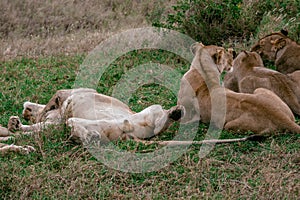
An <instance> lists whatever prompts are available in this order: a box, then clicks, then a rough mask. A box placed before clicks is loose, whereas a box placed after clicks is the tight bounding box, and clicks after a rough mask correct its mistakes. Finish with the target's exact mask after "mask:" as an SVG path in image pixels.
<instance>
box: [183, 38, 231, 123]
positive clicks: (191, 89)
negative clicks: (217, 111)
mask: <svg viewBox="0 0 300 200" xmlns="http://www.w3.org/2000/svg"><path fill="white" fill-rule="evenodd" d="M199 47H202V48H204V49H205V50H206V51H207V52H208V53H209V54H210V56H211V58H212V59H213V61H214V63H215V65H216V67H217V69H218V71H219V72H222V71H223V70H225V71H229V70H230V69H231V67H232V62H233V53H234V52H233V50H232V49H228V51H226V50H225V49H224V48H223V47H219V46H215V45H209V46H204V45H203V44H202V43H196V44H194V45H193V46H192V52H193V53H194V54H195V53H196V51H197V50H198V48H199ZM198 70H199V69H198V66H195V65H191V66H190V69H189V70H188V71H187V72H186V73H185V74H184V76H183V77H182V79H181V82H180V89H179V92H178V101H177V104H178V105H183V106H184V107H185V116H184V118H183V119H182V122H186V121H189V122H191V121H197V120H200V118H199V117H200V113H199V110H202V109H204V108H202V106H204V107H205V105H206V104H208V102H206V103H205V102H204V103H203V104H198V99H199V97H198V93H199V92H201V91H202V90H206V86H205V85H199V81H198V80H201V79H202V78H201V75H200V74H199V73H197V71H198ZM206 100H207V101H209V100H210V99H206ZM203 101H205V100H203ZM201 118H202V120H204V121H209V119H210V116H206V115H205V114H202V115H201Z"/></svg>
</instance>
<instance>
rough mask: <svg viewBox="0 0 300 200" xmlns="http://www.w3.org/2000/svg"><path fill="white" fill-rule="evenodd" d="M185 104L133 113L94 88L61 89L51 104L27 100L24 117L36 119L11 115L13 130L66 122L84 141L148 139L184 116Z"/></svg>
mask: <svg viewBox="0 0 300 200" xmlns="http://www.w3.org/2000/svg"><path fill="white" fill-rule="evenodd" d="M183 112H184V110H183V107H182V106H174V107H172V108H171V109H169V110H164V109H163V108H162V106H160V105H152V106H150V107H148V108H146V109H144V110H143V111H141V112H139V113H135V112H133V111H132V110H131V109H130V108H129V107H128V106H127V105H126V104H124V103H123V102H121V101H119V100H117V99H115V98H113V97H110V96H106V95H103V94H99V93H97V92H96V91H95V90H93V89H87V88H79V89H70V90H59V91H57V92H56V94H55V95H54V96H53V97H52V98H51V99H50V101H49V102H48V103H47V105H41V104H35V103H30V102H26V103H25V104H24V110H23V116H24V118H26V119H28V120H30V121H33V122H35V124H33V125H23V124H22V123H21V122H20V119H19V118H18V117H14V116H13V117H11V118H10V121H9V123H8V128H9V130H11V131H15V130H21V131H23V132H28V131H40V130H42V129H43V128H45V127H47V126H48V125H51V124H60V123H66V124H67V125H68V126H70V127H71V136H72V137H73V138H75V139H76V140H77V141H80V142H84V141H85V140H86V139H87V138H88V137H90V136H94V135H95V134H96V135H97V137H98V138H100V139H101V141H103V142H107V141H115V140H117V139H119V138H120V139H132V138H133V139H135V138H136V139H145V138H149V137H153V136H155V135H157V134H159V133H161V132H162V131H164V130H165V129H166V128H167V127H168V126H169V125H170V123H171V122H173V121H177V120H179V119H180V118H181V115H182V114H183Z"/></svg>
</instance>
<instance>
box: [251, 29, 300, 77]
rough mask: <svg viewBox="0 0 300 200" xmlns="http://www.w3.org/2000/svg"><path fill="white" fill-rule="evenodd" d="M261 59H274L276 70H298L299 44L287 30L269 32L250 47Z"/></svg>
mask: <svg viewBox="0 0 300 200" xmlns="http://www.w3.org/2000/svg"><path fill="white" fill-rule="evenodd" d="M251 51H255V52H257V53H259V54H260V56H261V57H262V58H263V59H266V60H269V61H274V62H275V66H276V70H277V71H279V72H281V73H283V74H288V73H292V72H294V71H296V70H300V64H299V63H300V45H299V44H297V43H296V42H295V41H293V40H292V39H291V38H289V37H288V36H287V32H284V33H282V32H276V33H271V34H269V35H267V36H265V37H263V38H261V39H260V40H259V41H258V42H257V43H256V44H255V45H254V46H253V47H252V48H251Z"/></svg>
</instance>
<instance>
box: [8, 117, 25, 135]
mask: <svg viewBox="0 0 300 200" xmlns="http://www.w3.org/2000/svg"><path fill="white" fill-rule="evenodd" d="M21 126H22V123H21V120H20V118H19V117H18V116H11V117H10V118H9V121H8V125H7V127H8V130H9V131H11V132H16V131H19V130H21Z"/></svg>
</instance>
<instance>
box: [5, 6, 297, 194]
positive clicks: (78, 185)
mask: <svg viewBox="0 0 300 200" xmlns="http://www.w3.org/2000/svg"><path fill="white" fill-rule="evenodd" d="M83 2H84V3H83ZM156 2H158V0H155V1H139V0H133V1H121V0H112V1H108V0H103V1H102V0H101V1H96V0H88V1H76V0H52V1H42V0H26V1H9V0H1V1H0V7H1V9H2V10H3V12H0V26H1V27H0V34H1V38H0V57H1V58H0V59H2V62H0V68H1V70H2V71H1V74H0V102H1V105H0V114H1V119H0V123H1V124H3V125H5V124H6V122H7V120H8V118H9V116H11V115H20V114H21V111H22V103H23V102H24V101H27V100H30V101H33V102H39V103H46V102H47V100H48V99H49V98H50V97H51V95H52V94H53V93H54V92H55V91H56V90H57V89H62V88H71V87H72V86H73V83H74V80H75V78H76V71H77V70H78V68H79V66H80V64H81V62H82V61H83V59H84V56H82V55H80V54H82V53H86V52H88V51H90V50H92V49H93V48H94V47H95V46H96V45H97V44H98V43H99V42H101V41H102V40H103V39H105V38H106V37H107V36H110V35H111V34H113V33H115V32H118V31H120V30H124V29H128V28H133V27H140V26H147V20H146V19H147V17H152V18H153V17H159V16H156V15H154V14H160V13H161V12H162V10H164V8H163V7H161V6H162V5H163V4H162V2H163V3H164V4H166V5H167V6H169V5H171V4H172V3H173V2H174V1H159V2H161V3H159V4H157V3H156ZM98 3H99V5H98ZM133 8H134V9H133ZM86 10H88V12H85V11H86ZM165 10H168V9H167V8H165ZM34 16H36V17H34ZM87 19H91V22H90V23H87V21H88V20H87ZM80 20H83V21H80ZM84 24H85V27H83V25H84ZM96 25H98V26H96ZM99 25H101V26H99ZM66 26H67V27H68V28H67V29H65V27H66ZM78 26H79V27H78ZM42 27H44V28H42ZM62 54H64V56H61V55H62ZM76 54H79V55H76ZM49 55H51V56H49ZM66 55H67V56H66ZM16 57H23V58H22V59H12V58H16ZM28 57H33V58H32V59H29V58H28ZM37 57H38V58H37ZM11 59H12V60H11ZM3 60H6V61H3ZM7 60H9V61H7ZM150 61H153V62H157V63H162V64H166V65H169V66H174V67H175V68H176V69H178V70H179V71H181V72H184V71H186V70H187V68H188V67H189V66H188V65H187V64H186V63H185V62H183V61H182V60H180V59H178V58H176V57H174V55H172V56H170V55H166V54H164V53H163V54H162V53H161V52H158V53H156V54H155V53H153V52H152V53H151V52H150V53H149V52H144V53H143V52H142V53H141V54H139V52H136V53H133V54H129V55H127V56H124V57H122V58H120V59H119V60H117V61H116V62H115V63H114V64H113V67H112V69H111V71H108V73H107V77H106V79H104V81H107V82H105V83H101V84H102V85H100V86H99V88H100V92H103V93H109V87H111V86H112V85H113V84H114V83H112V82H113V81H115V80H116V79H117V77H120V76H119V75H120V74H117V73H119V71H122V70H121V69H124V68H130V67H134V66H132V65H135V66H136V65H140V64H142V63H144V62H150ZM166 62H169V63H166ZM128 63H130V64H128ZM132 63H133V64H132ZM120 66H121V67H120ZM117 68H119V69H120V70H116V69H117ZM112 72H114V73H112ZM120 73H124V71H122V72H120ZM111 76H114V77H111ZM154 91H155V92H154ZM138 92H141V93H138V94H136V96H134V98H133V101H131V105H130V106H131V107H134V110H135V109H141V108H143V107H144V106H145V105H149V104H151V103H152V104H153V103H161V104H166V105H168V106H169V103H170V102H171V103H174V102H176V99H174V98H173V97H170V96H169V94H168V93H167V92H164V91H163V90H159V89H157V87H156V88H154V87H152V86H149V87H148V88H141V91H138ZM141 94H142V95H144V94H145V95H144V96H145V97H149V98H141V96H142V95H141ZM156 95H157V96H156ZM170 99H171V100H172V101H171V100H170ZM153 101H154V102H153ZM156 101H159V102H156ZM206 129H207V127H206V126H205V125H203V124H201V125H200V129H199V133H198V134H199V135H198V136H197V137H199V138H202V137H203V133H204V132H205V131H206ZM68 133H69V130H67V129H66V128H65V127H59V128H57V129H49V130H46V131H44V132H43V133H41V134H37V135H35V136H34V137H25V136H24V137H22V138H20V139H18V140H17V141H16V144H19V145H24V144H30V145H33V146H34V147H35V148H36V149H37V152H35V153H33V154H31V155H28V156H22V155H15V154H11V155H8V156H6V157H0V168H1V169H2V172H1V176H0V199H298V198H299V196H300V194H299V191H300V173H299V172H300V155H299V152H300V145H299V144H300V136H299V135H292V134H286V135H282V136H274V137H270V138H268V139H267V140H266V141H263V142H260V143H259V142H245V143H236V144H226V145H218V146H216V148H215V149H214V150H213V151H211V152H210V154H209V155H208V156H207V157H205V158H203V159H199V156H198V152H199V147H198V146H191V147H190V148H189V150H188V151H187V152H186V153H185V154H184V155H183V156H182V157H181V158H180V159H179V160H177V161H175V162H174V163H171V164H169V166H167V167H165V168H163V169H161V170H159V171H155V172H150V173H144V174H132V173H123V172H120V171H116V170H113V169H111V168H109V167H107V166H105V165H103V164H101V163H100V162H98V161H97V160H95V158H93V157H92V156H91V155H90V154H89V152H88V151H87V150H85V149H84V148H83V147H82V146H77V145H74V144H73V143H71V142H70V141H69V140H68V136H69V135H68ZM172 134H174V130H172V129H171V130H168V131H167V132H166V133H165V135H164V136H162V137H161V138H162V139H164V137H165V138H168V137H170V136H172ZM245 134H246V133H245ZM236 136H237V134H236V133H228V132H223V133H222V137H223V138H232V137H236ZM120 145H121V147H123V149H128V150H130V149H131V148H132V145H131V144H127V143H125V144H120ZM122 145H123V146H122Z"/></svg>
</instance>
